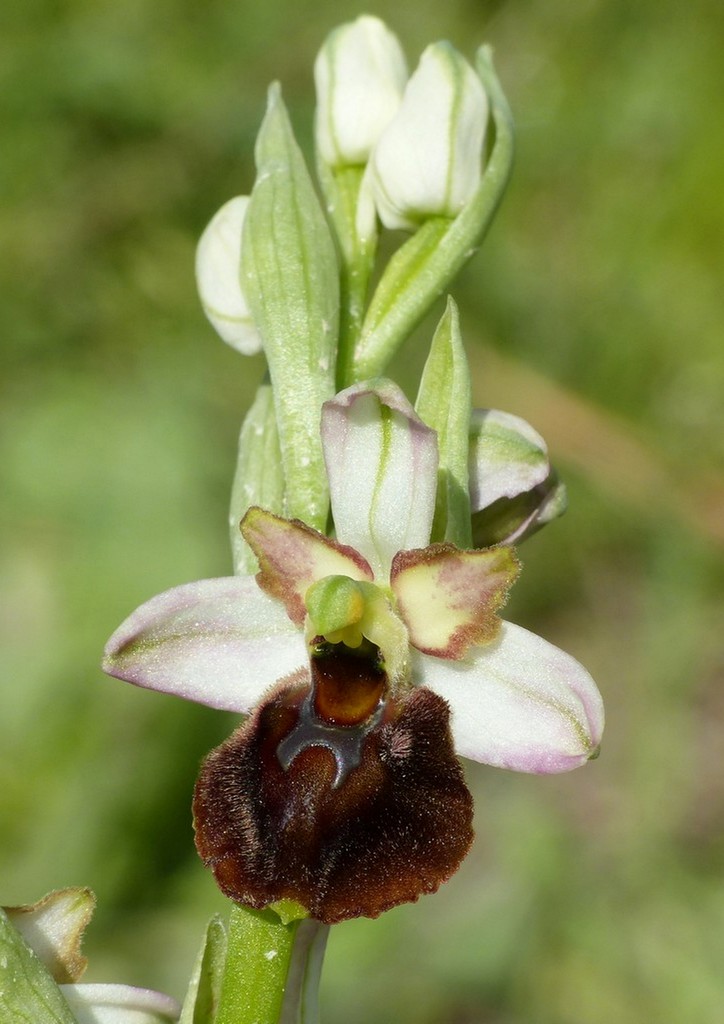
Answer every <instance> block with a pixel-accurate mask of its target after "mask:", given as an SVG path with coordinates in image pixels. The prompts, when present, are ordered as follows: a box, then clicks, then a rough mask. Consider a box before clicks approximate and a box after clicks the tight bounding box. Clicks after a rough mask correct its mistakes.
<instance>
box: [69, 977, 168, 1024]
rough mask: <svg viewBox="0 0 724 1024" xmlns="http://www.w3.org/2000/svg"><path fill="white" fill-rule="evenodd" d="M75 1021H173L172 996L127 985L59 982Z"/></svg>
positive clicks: (137, 1023) (114, 1023) (107, 1023)
mask: <svg viewBox="0 0 724 1024" xmlns="http://www.w3.org/2000/svg"><path fill="white" fill-rule="evenodd" d="M60 991H61V992H62V993H63V996H64V997H65V1000H66V1002H67V1003H68V1005H69V1006H70V1008H71V1010H72V1011H73V1015H74V1016H75V1019H76V1020H77V1021H78V1024H175V1022H176V1021H177V1020H178V1017H179V1014H180V1013H181V1007H180V1006H179V1005H178V1003H177V1002H176V1000H175V999H172V998H171V997H170V996H165V995H162V994H161V993H160V992H152V991H151V990H150V989H146V988H131V986H130V985H61V986H60Z"/></svg>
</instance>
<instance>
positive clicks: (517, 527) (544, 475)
mask: <svg viewBox="0 0 724 1024" xmlns="http://www.w3.org/2000/svg"><path fill="white" fill-rule="evenodd" d="M469 476H470V507H471V511H472V518H473V543H474V545H475V547H489V546H490V545H492V544H514V543H520V542H521V541H522V540H524V539H525V538H526V537H529V536H530V535H531V534H532V533H535V531H536V530H539V529H540V528H541V527H542V526H544V525H545V524H546V523H548V522H550V521H551V520H552V519H555V518H556V517H557V516H560V515H562V514H563V513H564V512H565V510H566V489H565V486H564V484H562V483H561V482H560V481H559V480H558V476H557V474H556V472H555V470H553V469H552V468H551V464H550V461H549V459H548V448H547V447H546V443H545V441H544V440H543V438H542V437H541V436H540V434H539V433H538V432H537V431H536V430H534V429H533V427H531V426H530V424H529V423H526V421H525V420H523V419H521V418H520V417H519V416H513V415H511V414H510V413H507V412H500V411H499V410H497V409H475V410H473V415H472V419H471V423H470V461H469Z"/></svg>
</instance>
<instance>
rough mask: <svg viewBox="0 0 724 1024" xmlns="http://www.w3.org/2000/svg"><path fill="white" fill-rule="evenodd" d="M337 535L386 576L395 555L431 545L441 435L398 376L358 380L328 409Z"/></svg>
mask: <svg viewBox="0 0 724 1024" xmlns="http://www.w3.org/2000/svg"><path fill="white" fill-rule="evenodd" d="M322 444H323V446H324V459H325V462H326V464H327V475H328V477H329V489H330V496H331V499H332V514H333V516H334V525H335V528H336V531H337V539H338V540H339V541H340V542H341V543H342V544H349V545H350V546H351V547H353V548H356V549H357V551H359V552H360V554H361V555H363V556H364V558H365V559H366V560H367V561H368V562H369V564H370V566H371V567H372V570H373V571H374V574H375V577H376V578H377V579H379V580H383V581H386V580H387V578H388V576H389V571H390V563H391V561H392V557H393V555H395V554H396V553H397V552H398V551H402V550H405V549H407V548H421V547H425V545H426V544H427V543H428V541H429V539H430V528H431V526H432V517H433V513H434V511H435V493H436V491H437V464H438V455H437V437H436V436H435V432H434V430H430V428H429V427H426V426H425V424H424V423H423V422H422V420H421V419H420V418H419V417H418V416H417V415H416V414H415V411H414V409H413V408H412V406H411V405H410V403H409V402H408V401H407V399H406V398H405V396H404V395H403V393H402V392H401V391H400V389H399V388H398V387H397V386H396V385H395V384H393V383H392V382H391V381H375V382H373V383H366V384H355V385H353V386H352V387H351V388H347V390H346V391H342V392H341V393H340V394H339V395H337V396H336V397H335V398H333V399H332V400H331V401H329V402H325V404H324V407H323V410H322Z"/></svg>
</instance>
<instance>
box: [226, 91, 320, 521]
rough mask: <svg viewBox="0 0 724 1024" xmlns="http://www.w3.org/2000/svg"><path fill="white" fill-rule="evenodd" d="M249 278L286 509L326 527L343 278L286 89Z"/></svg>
mask: <svg viewBox="0 0 724 1024" xmlns="http://www.w3.org/2000/svg"><path fill="white" fill-rule="evenodd" d="M256 164H257V179H256V184H255V185H254V190H253V192H252V195H251V202H250V204H249V209H248V211H247V215H246V220H245V222H244V233H243V241H242V258H241V267H242V281H243V289H244V295H245V296H246V299H247V301H248V303H249V307H250V309H251V312H252V315H253V318H254V322H255V323H256V325H257V327H258V329H259V332H260V334H261V336H262V340H263V343H264V351H265V353H266V356H267V360H268V363H269V373H270V376H271V382H272V386H273V389H274V403H275V408H276V420H277V426H278V430H279V444H280V449H281V458H282V465H283V468H284V481H285V513H286V514H287V515H288V516H290V517H295V516H296V517H298V518H300V519H303V520H304V521H305V522H307V523H309V524H310V525H311V526H314V527H317V528H318V529H321V530H324V529H325V527H326V523H327V512H328V505H329V497H328V489H327V477H326V473H325V468H324V459H323V456H322V445H321V440H320V436H319V421H320V416H321V408H322V403H323V402H324V401H326V400H327V399H328V398H330V397H331V396H332V394H333V392H334V364H335V356H336V345H337V334H338V321H339V281H338V270H337V259H336V255H335V251H334V243H333V241H332V236H331V234H330V231H329V228H328V226H327V222H326V220H325V218H324V214H323V212H322V209H321V206H320V205H319V201H318V199H317V196H316V194H315V191H314V186H313V185H312V181H311V178H310V176H309V172H308V171H307V168H306V165H305V163H304V158H303V156H302V154H301V151H300V149H299V147H298V145H297V143H296V140H295V138H294V133H293V131H292V127H291V125H290V123H289V118H288V115H287V112H286V109H285V107H284V103H283V101H282V97H281V91H280V89H279V86H278V85H273V86H272V87H271V89H270V90H269V102H268V108H267V113H266V116H265V118H264V121H263V123H262V126H261V129H260V131H259V136H258V138H257V143H256Z"/></svg>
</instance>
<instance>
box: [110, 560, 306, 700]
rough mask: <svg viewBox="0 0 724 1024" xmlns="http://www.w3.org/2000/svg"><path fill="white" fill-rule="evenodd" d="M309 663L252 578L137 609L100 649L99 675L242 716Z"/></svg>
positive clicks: (191, 588) (182, 590) (208, 583)
mask: <svg viewBox="0 0 724 1024" xmlns="http://www.w3.org/2000/svg"><path fill="white" fill-rule="evenodd" d="M306 661H307V650H306V644H305V642H304V637H303V635H302V634H301V633H300V631H299V630H298V629H296V628H295V626H294V625H293V623H292V622H290V620H289V617H288V616H287V614H286V613H285V611H284V608H283V606H282V605H280V604H279V603H278V602H276V601H274V600H272V599H271V598H269V597H267V595H266V594H264V593H263V592H262V591H261V590H260V589H259V587H258V586H257V583H256V580H255V579H254V577H253V576H231V577H224V578H222V579H212V580H200V581H199V582H197V583H187V584H185V585H184V586H181V587H174V588H173V590H167V591H166V592H165V593H163V594H159V595H158V596H157V597H154V598H152V599H151V600H150V601H147V602H146V603H145V604H143V605H141V607H140V608H137V609H136V611H135V612H133V614H132V615H130V616H129V617H128V618H127V619H126V621H125V622H124V623H122V624H121V626H119V628H118V629H117V630H116V632H115V633H114V634H113V636H112V637H111V638H110V640H109V641H108V643H107V645H106V649H105V657H104V660H103V669H104V671H105V672H107V673H108V674H109V675H111V676H116V677H117V678H118V679H125V680H126V681H127V682H129V683H134V684H135V685H136V686H143V687H146V688H147V689H150V690H160V691H161V692H163V693H172V694H175V695H176V696H179V697H184V698H186V699H187V700H194V701H198V702H199V703H200V704H207V705H209V706H210V707H215V708H223V709H225V710H227V711H240V712H247V711H249V710H250V709H251V708H252V707H254V705H255V704H257V703H258V701H259V699H260V697H261V696H262V694H264V693H265V691H266V690H267V689H268V688H269V687H270V686H271V685H272V683H273V682H274V681H275V680H276V679H279V678H280V677H281V676H284V675H288V674H289V673H290V672H294V671H295V670H297V669H299V668H301V667H302V666H303V665H304V664H305V663H306Z"/></svg>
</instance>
